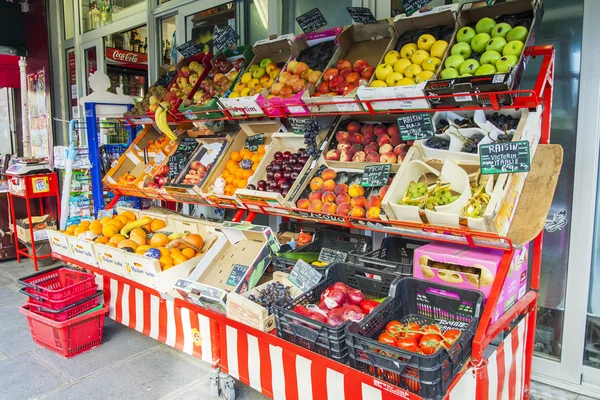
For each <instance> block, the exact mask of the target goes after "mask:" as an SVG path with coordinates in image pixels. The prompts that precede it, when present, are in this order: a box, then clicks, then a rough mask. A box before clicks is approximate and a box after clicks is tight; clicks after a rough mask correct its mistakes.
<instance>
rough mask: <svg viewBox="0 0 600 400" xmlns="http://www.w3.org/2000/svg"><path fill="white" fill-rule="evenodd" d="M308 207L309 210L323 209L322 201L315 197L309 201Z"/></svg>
mask: <svg viewBox="0 0 600 400" xmlns="http://www.w3.org/2000/svg"><path fill="white" fill-rule="evenodd" d="M308 209H309V210H310V211H321V210H322V209H323V202H322V201H321V200H318V199H315V200H313V201H311V202H310V205H309V206H308Z"/></svg>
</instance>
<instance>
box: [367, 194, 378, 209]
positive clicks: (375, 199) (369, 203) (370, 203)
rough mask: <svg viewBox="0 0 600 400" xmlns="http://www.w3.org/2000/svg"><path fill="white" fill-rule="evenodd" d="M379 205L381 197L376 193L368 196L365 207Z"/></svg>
mask: <svg viewBox="0 0 600 400" xmlns="http://www.w3.org/2000/svg"><path fill="white" fill-rule="evenodd" d="M373 207H381V197H379V196H377V195H372V196H369V199H368V200H367V203H366V204H365V208H373Z"/></svg>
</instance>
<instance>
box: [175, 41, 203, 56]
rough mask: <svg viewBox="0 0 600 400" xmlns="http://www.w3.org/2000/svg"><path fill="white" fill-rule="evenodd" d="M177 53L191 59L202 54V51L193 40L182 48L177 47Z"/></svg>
mask: <svg viewBox="0 0 600 400" xmlns="http://www.w3.org/2000/svg"><path fill="white" fill-rule="evenodd" d="M177 51H178V52H179V54H181V55H182V56H183V57H184V58H191V57H193V56H195V55H196V54H198V53H201V52H202V50H201V49H199V48H198V46H196V43H195V42H194V41H193V40H188V41H187V42H185V43H184V44H182V45H181V46H177Z"/></svg>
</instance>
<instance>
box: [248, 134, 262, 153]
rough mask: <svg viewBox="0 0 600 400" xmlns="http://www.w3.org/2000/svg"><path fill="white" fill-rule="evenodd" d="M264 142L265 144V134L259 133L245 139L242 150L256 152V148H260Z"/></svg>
mask: <svg viewBox="0 0 600 400" xmlns="http://www.w3.org/2000/svg"><path fill="white" fill-rule="evenodd" d="M264 142H265V134H264V133H259V134H258V135H253V136H248V137H247V138H246V144H245V145H244V148H246V149H248V150H250V151H256V150H258V146H260V145H261V144H263V143H264Z"/></svg>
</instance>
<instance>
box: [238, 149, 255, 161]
mask: <svg viewBox="0 0 600 400" xmlns="http://www.w3.org/2000/svg"><path fill="white" fill-rule="evenodd" d="M240 154H241V156H242V159H244V160H249V159H251V158H252V152H251V151H250V150H248V149H242V151H240Z"/></svg>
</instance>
